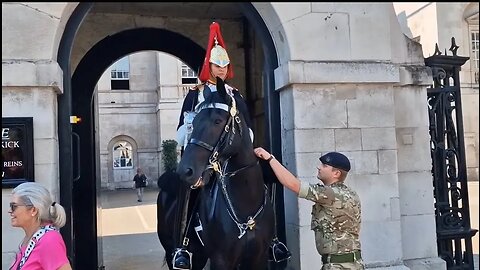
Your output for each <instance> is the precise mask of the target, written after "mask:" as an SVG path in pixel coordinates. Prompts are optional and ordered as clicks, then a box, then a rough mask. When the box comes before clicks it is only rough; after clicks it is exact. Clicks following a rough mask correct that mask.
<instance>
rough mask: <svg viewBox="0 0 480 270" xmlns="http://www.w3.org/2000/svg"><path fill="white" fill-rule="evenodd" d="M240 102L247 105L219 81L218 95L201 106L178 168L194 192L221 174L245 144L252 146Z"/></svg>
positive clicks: (211, 95) (214, 95)
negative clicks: (223, 164)
mask: <svg viewBox="0 0 480 270" xmlns="http://www.w3.org/2000/svg"><path fill="white" fill-rule="evenodd" d="M238 102H244V101H243V100H237V99H235V98H234V97H233V96H231V95H229V94H227V92H226V89H225V85H224V82H223V81H222V80H221V79H220V78H218V77H217V91H216V92H213V93H210V95H209V96H208V97H206V99H205V101H204V102H202V103H201V104H199V106H198V109H197V112H198V113H197V115H196V116H195V119H194V120H193V131H192V135H191V138H190V141H189V142H188V144H187V147H186V148H185V150H184V153H183V156H182V159H181V160H180V163H179V164H178V167H177V173H178V174H179V175H180V178H181V179H182V180H183V181H185V182H186V183H187V184H188V185H189V186H190V187H191V188H198V187H200V186H203V185H205V184H206V182H208V180H209V178H210V176H211V175H212V173H214V172H218V173H220V171H221V169H222V168H220V166H221V164H222V163H223V161H225V160H227V159H229V158H231V157H233V156H235V155H236V154H237V153H238V152H239V151H240V150H241V149H242V147H244V144H245V143H247V144H248V143H250V144H251V141H250V138H249V134H248V127H247V126H246V123H245V121H244V118H243V115H242V114H241V113H240V111H239V109H238V106H237V103H238Z"/></svg>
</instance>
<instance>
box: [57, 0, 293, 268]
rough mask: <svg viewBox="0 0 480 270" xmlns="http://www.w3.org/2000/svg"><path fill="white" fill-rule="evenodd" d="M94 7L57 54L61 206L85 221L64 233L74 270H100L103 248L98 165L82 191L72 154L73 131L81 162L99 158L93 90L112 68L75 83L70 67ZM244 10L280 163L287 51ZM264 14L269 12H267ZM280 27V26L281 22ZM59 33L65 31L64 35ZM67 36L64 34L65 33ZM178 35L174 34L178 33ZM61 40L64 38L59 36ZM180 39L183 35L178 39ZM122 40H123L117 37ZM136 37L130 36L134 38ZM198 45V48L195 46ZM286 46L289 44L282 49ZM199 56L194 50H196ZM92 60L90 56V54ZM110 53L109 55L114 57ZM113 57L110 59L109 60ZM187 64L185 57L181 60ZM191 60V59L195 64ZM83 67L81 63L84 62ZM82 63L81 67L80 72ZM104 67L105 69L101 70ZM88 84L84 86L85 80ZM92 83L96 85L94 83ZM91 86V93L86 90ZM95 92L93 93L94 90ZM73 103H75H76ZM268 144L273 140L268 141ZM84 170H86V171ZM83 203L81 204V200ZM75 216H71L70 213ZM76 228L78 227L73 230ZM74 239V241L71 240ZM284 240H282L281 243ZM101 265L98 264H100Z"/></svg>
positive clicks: (68, 29) (83, 7)
mask: <svg viewBox="0 0 480 270" xmlns="http://www.w3.org/2000/svg"><path fill="white" fill-rule="evenodd" d="M93 5H94V3H80V4H78V6H76V8H75V9H74V11H73V12H72V13H71V15H70V17H69V18H68V21H67V22H66V24H65V28H64V29H65V30H64V31H62V35H61V36H62V37H61V40H60V43H59V45H58V54H57V59H58V63H59V65H60V67H61V68H62V70H63V83H64V94H63V95H60V96H59V98H58V127H59V128H58V137H59V145H60V147H59V149H60V151H59V156H60V159H59V160H60V165H59V167H60V179H61V181H60V183H61V184H60V190H61V193H62V198H61V201H62V205H65V206H66V210H67V212H69V213H73V215H78V216H81V217H82V218H81V219H75V222H76V223H74V221H72V219H71V214H70V216H69V217H68V220H69V222H70V224H67V225H66V226H65V227H64V230H63V231H62V233H63V235H64V238H65V242H66V245H67V252H68V255H69V256H70V257H72V258H74V263H73V265H75V266H76V268H82V269H84V268H85V269H91V268H96V267H97V266H98V265H97V263H98V261H97V260H96V259H95V258H97V256H98V250H97V248H98V246H92V244H91V243H92V242H95V239H96V237H97V233H96V227H95V226H92V224H95V223H96V211H97V209H96V205H95V203H96V199H95V198H96V187H95V183H93V182H94V181H93V180H94V179H96V177H98V176H96V175H95V174H96V168H95V166H96V165H95V164H93V163H94V162H92V161H88V162H87V161H85V162H83V163H82V172H83V175H82V178H84V179H80V180H79V181H77V183H78V184H77V185H73V183H71V179H72V174H73V173H72V172H73V171H74V165H73V162H72V160H74V158H73V155H74V153H72V149H71V145H72V135H71V134H72V131H73V132H76V133H78V134H79V135H80V138H82V139H81V140H82V141H81V142H80V144H81V145H80V147H78V149H79V151H81V156H82V157H92V156H93V155H94V151H93V150H94V148H95V141H94V136H92V134H93V130H92V127H93V121H92V119H91V117H92V116H91V109H92V104H93V98H92V93H93V92H91V91H93V90H91V89H93V87H94V85H95V83H96V81H95V79H98V78H99V77H100V76H101V73H102V72H103V70H104V69H105V68H107V67H108V65H109V64H110V63H107V62H105V59H100V60H99V61H100V62H101V61H102V60H103V61H104V63H101V64H100V65H98V63H97V62H90V63H95V64H96V65H85V66H84V67H83V68H80V67H77V68H76V69H75V74H74V75H73V77H72V71H71V68H72V64H71V54H72V49H73V46H74V45H75V36H76V34H77V31H78V29H79V28H80V26H81V25H82V22H83V20H84V19H85V17H86V16H87V15H88V13H89V10H90V9H91V7H92V6H93ZM238 5H239V8H240V9H241V10H242V13H243V15H245V17H246V18H247V20H248V21H249V23H250V24H251V25H252V27H253V29H254V30H255V32H256V34H257V37H258V39H259V40H260V42H261V48H262V49H263V56H264V61H263V62H264V66H263V72H262V83H263V87H262V88H263V89H264V94H265V95H264V96H265V97H264V99H265V100H266V102H265V104H266V105H265V106H266V110H265V115H266V117H265V119H266V122H268V123H267V124H266V128H267V132H266V133H267V134H268V137H269V141H268V142H267V144H268V145H267V147H271V149H272V152H273V153H275V154H277V155H278V156H279V157H281V155H280V153H281V142H280V134H281V132H280V113H279V111H280V106H279V95H278V93H276V92H275V91H274V88H275V86H274V85H275V79H274V70H275V69H276V68H277V67H278V65H279V61H278V57H277V54H278V53H279V51H284V49H278V48H276V46H275V41H274V39H273V37H272V35H271V30H270V29H269V28H268V27H267V26H266V22H265V21H264V19H263V18H262V17H261V16H260V14H259V13H258V10H257V9H256V8H255V7H254V6H253V5H252V4H250V3H240V4H238ZM268 7H270V9H269V12H267V13H270V14H274V15H271V16H265V17H268V18H270V17H271V18H277V19H278V17H277V15H276V13H275V11H274V10H273V7H272V6H271V4H268V6H267V7H266V8H267V9H268ZM264 10H265V9H264ZM277 21H278V20H277ZM59 30H60V29H59ZM62 30H63V29H62ZM138 31H160V32H162V33H163V34H165V35H171V34H172V32H170V31H168V30H164V29H157V28H155V29H146V28H144V29H142V30H139V29H137V32H138ZM117 34H118V35H119V36H121V35H127V36H128V35H129V34H134V32H131V31H122V32H120V33H117ZM173 34H175V33H173ZM58 35H60V34H58ZM177 35H178V34H177ZM117 37H118V36H117ZM131 37H132V36H130V38H131ZM109 38H112V37H111V36H110V37H107V38H105V40H104V42H103V43H102V44H99V45H98V47H97V49H98V48H101V47H103V48H105V47H106V46H105V45H106V44H108V39H109ZM192 44H193V43H192ZM283 44H285V43H283ZM122 49H123V51H121V52H120V53H119V52H114V54H117V57H120V56H123V55H126V54H129V53H132V52H135V51H136V50H142V49H145V48H137V49H135V48H129V49H125V48H121V49H120V50H122ZM194 51H195V50H194ZM99 52H102V50H96V52H93V51H91V50H90V51H89V52H87V54H86V55H85V56H84V58H82V61H83V60H84V61H85V63H87V62H88V61H91V60H88V59H87V58H90V57H93V56H95V55H97V56H98V55H100V58H102V57H105V55H102V54H99ZM89 53H90V55H89V56H88V54H89ZM109 53H110V52H109ZM194 53H195V54H196V57H194V58H196V59H203V56H204V55H205V54H204V51H202V53H201V57H198V55H200V53H199V50H197V51H196V52H194ZM110 57H111V55H110ZM179 58H181V59H182V57H179ZM194 58H192V59H194ZM182 60H183V61H184V62H186V63H187V64H189V66H191V67H192V68H194V67H195V66H196V65H198V63H196V64H195V63H194V64H192V63H193V61H194V60H191V61H188V60H186V59H182ZM80 62H81V61H80ZM80 65H81V63H80V64H79V66H80ZM88 66H89V67H91V68H90V69H89V68H87V67H88ZM102 67H103V69H102ZM81 74H83V75H85V76H86V77H82V76H81ZM95 76H97V77H98V78H95ZM83 79H85V80H83ZM72 81H75V82H77V83H78V84H77V85H76V86H75V89H76V90H75V89H73V88H72V86H73V85H74V84H73V83H72ZM92 82H93V83H92ZM84 86H86V87H84ZM89 87H90V88H89ZM73 101H74V102H73ZM73 112H75V114H76V115H77V116H80V117H83V118H82V122H81V124H78V125H73V126H72V125H71V124H70V121H69V120H70V119H69V117H70V115H72V113H73ZM267 140H268V139H267ZM84 168H85V170H84ZM277 189H278V191H281V194H280V192H278V193H279V196H277V198H279V197H281V198H279V200H278V201H280V204H281V206H280V207H278V208H279V209H280V208H281V211H278V212H277V214H278V215H280V216H279V218H278V220H284V216H283V215H284V212H283V211H284V210H283V196H282V195H283V190H282V189H281V186H279V185H277ZM80 197H81V198H80ZM79 200H81V202H82V203H81V205H82V206H81V207H79V206H77V207H76V209H75V208H74V207H72V205H75V202H77V205H80V203H79ZM70 210H71V211H70ZM73 225H75V226H73ZM73 228H81V229H76V230H75V231H74V230H73ZM284 233H285V231H284V228H283V229H282V228H281V229H279V232H278V234H279V236H281V235H282V234H284ZM73 235H75V237H74V238H73V237H72V236H73ZM281 238H282V237H281ZM73 246H75V253H74V250H73ZM97 259H98V258H97Z"/></svg>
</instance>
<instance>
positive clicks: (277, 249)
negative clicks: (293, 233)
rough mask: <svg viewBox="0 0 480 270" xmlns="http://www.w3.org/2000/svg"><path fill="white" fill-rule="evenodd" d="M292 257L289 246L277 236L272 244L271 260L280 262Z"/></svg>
mask: <svg viewBox="0 0 480 270" xmlns="http://www.w3.org/2000/svg"><path fill="white" fill-rule="evenodd" d="M290 257H292V253H291V252H290V251H289V250H288V248H287V246H286V245H285V244H284V243H282V242H280V240H278V238H276V237H275V238H274V239H273V240H272V243H271V244H270V260H271V261H275V262H277V263H278V262H282V261H285V260H288V259H290Z"/></svg>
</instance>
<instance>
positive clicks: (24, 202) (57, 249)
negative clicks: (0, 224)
mask: <svg viewBox="0 0 480 270" xmlns="http://www.w3.org/2000/svg"><path fill="white" fill-rule="evenodd" d="M8 213H9V214H10V224H11V226H12V227H18V228H22V229H23V230H24V232H25V236H24V238H23V240H22V241H21V242H20V245H19V247H18V252H17V253H16V254H15V259H14V261H13V263H12V264H11V266H10V268H9V270H19V269H23V270H31V269H35V270H71V269H72V267H71V265H70V262H69V260H68V257H67V249H66V246H65V242H64V240H63V238H62V235H61V234H60V232H59V229H60V228H62V227H63V226H64V225H65V222H66V215H65V209H64V208H63V206H61V205H60V204H58V203H57V202H55V201H53V200H52V198H51V196H50V192H49V191H48V190H47V189H46V188H45V187H44V186H42V185H40V184H39V183H36V182H25V183H22V184H20V185H18V186H17V187H15V188H14V189H13V190H12V200H11V202H10V210H9V211H8Z"/></svg>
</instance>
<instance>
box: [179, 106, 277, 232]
mask: <svg viewBox="0 0 480 270" xmlns="http://www.w3.org/2000/svg"><path fill="white" fill-rule="evenodd" d="M231 99H232V106H231V107H229V109H228V106H227V109H226V108H225V106H222V105H225V104H217V107H215V106H212V107H204V108H218V107H221V108H222V109H224V110H225V111H227V112H230V114H229V115H230V116H229V118H228V120H227V123H226V124H225V128H224V129H223V131H222V134H221V135H220V137H219V139H218V141H217V143H216V144H215V146H212V145H210V144H208V143H206V142H204V141H202V140H198V139H196V138H191V139H190V141H189V142H188V143H189V144H195V145H198V146H200V147H202V148H204V149H206V150H208V151H210V152H211V153H212V154H211V155H210V157H209V158H208V163H209V164H208V165H207V167H206V168H205V170H204V171H203V172H202V174H201V175H202V176H203V174H204V173H205V172H206V171H209V170H213V171H214V172H215V173H217V174H218V175H219V179H220V184H221V187H222V193H223V195H224V197H225V200H226V201H227V205H228V207H227V212H228V214H229V216H230V218H231V219H232V220H233V222H235V224H236V225H237V227H238V229H239V230H240V234H239V235H238V238H239V239H240V238H242V237H243V236H244V235H245V233H246V231H247V229H250V230H253V228H254V227H255V225H256V222H255V219H256V218H257V217H258V216H259V215H260V214H261V213H262V212H263V209H264V206H265V205H266V204H267V197H268V194H267V188H266V187H265V194H264V202H263V204H262V205H260V207H259V208H258V209H257V211H256V212H255V214H254V215H253V216H249V217H248V218H247V222H241V221H240V219H239V217H238V215H237V214H236V213H235V209H234V208H233V204H232V200H231V199H230V196H229V195H228V191H227V185H226V184H225V178H226V177H231V176H234V175H235V174H237V173H238V172H240V171H242V170H245V169H248V168H251V167H253V166H256V165H258V164H259V163H258V159H257V160H256V162H255V163H252V164H249V165H246V166H243V167H241V168H239V169H237V170H235V171H233V172H226V170H227V165H228V161H229V160H230V158H231V156H230V157H228V158H227V159H225V163H224V166H223V168H222V166H221V164H220V161H219V160H218V157H219V153H220V152H221V150H223V148H224V146H225V145H226V144H225V141H228V144H229V145H231V144H232V143H233V139H234V136H235V125H237V126H238V129H239V131H240V136H242V128H241V126H240V123H241V120H240V116H239V112H238V110H237V107H236V103H235V99H234V98H233V97H231ZM202 109H203V108H202ZM230 130H231V131H232V132H231V133H230ZM201 184H202V177H200V178H199V179H198V181H197V182H196V183H195V184H193V185H191V186H190V188H191V189H196V188H198V187H200V185H201Z"/></svg>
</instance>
